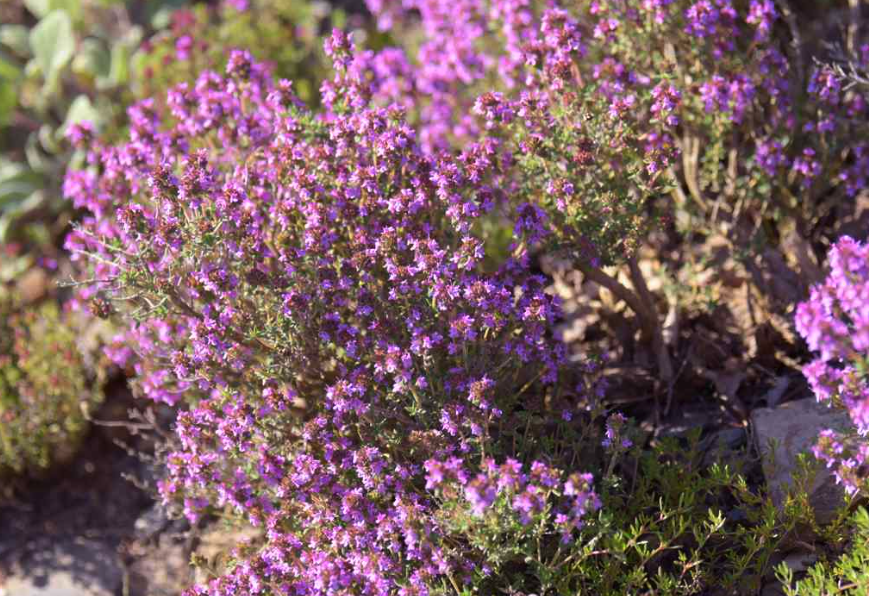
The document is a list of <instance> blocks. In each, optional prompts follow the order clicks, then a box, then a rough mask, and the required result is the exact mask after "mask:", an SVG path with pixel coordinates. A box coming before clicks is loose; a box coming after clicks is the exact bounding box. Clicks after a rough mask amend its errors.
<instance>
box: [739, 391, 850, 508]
mask: <svg viewBox="0 0 869 596" xmlns="http://www.w3.org/2000/svg"><path fill="white" fill-rule="evenodd" d="M751 421H752V424H753V427H754V436H755V440H756V441H757V447H758V449H759V450H760V452H761V454H762V455H763V457H764V465H763V469H764V475H765V476H766V481H767V484H768V485H769V489H770V493H771V495H772V498H773V501H774V502H775V504H776V505H777V506H779V507H780V506H781V505H782V504H783V502H784V499H785V497H786V495H787V492H788V488H789V487H793V485H794V482H793V480H794V474H795V473H796V471H797V456H798V455H799V454H800V453H805V452H810V450H811V448H812V446H813V445H814V444H815V443H816V441H817V439H818V433H819V432H820V431H822V430H823V429H825V428H832V429H834V430H837V431H840V432H849V431H853V430H854V428H853V426H852V425H851V420H850V418H849V417H848V414H847V412H844V411H841V410H834V409H832V408H829V407H827V406H826V405H824V404H819V403H818V402H817V401H816V400H815V399H814V398H809V399H801V400H797V401H790V402H786V403H784V404H782V405H780V406H778V407H775V408H758V409H756V410H754V411H753V412H752V414H751ZM771 442H772V443H773V444H774V445H771ZM818 468H819V469H818V472H817V474H816V475H815V477H814V479H813V482H812V484H811V486H810V490H809V501H810V503H811V504H812V507H813V508H814V510H815V519H816V520H817V521H818V522H819V523H821V524H826V523H829V522H830V521H831V520H832V519H833V518H834V517H835V515H836V512H837V510H838V509H839V508H840V507H841V506H842V504H843V497H844V490H843V489H842V487H841V486H840V485H838V484H836V480H835V478H834V477H833V475H832V473H831V471H829V470H827V469H826V468H824V467H823V466H818Z"/></svg>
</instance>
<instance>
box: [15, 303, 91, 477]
mask: <svg viewBox="0 0 869 596" xmlns="http://www.w3.org/2000/svg"><path fill="white" fill-rule="evenodd" d="M79 333H80V329H79V328H78V326H77V324H76V322H75V321H74V320H73V317H72V316H71V315H68V314H64V313H61V312H60V310H59V309H58V307H57V305H56V304H55V303H53V302H50V303H46V304H43V305H41V306H38V307H22V306H19V305H16V304H15V303H14V302H13V300H12V299H11V298H9V297H3V296H2V295H0V476H2V475H5V474H7V473H10V472H11V473H16V474H38V473H39V472H40V471H41V470H46V469H48V468H50V467H51V466H53V465H57V464H61V463H63V462H64V461H67V460H68V459H70V458H71V457H72V456H73V455H74V453H75V451H76V449H77V447H78V445H79V443H80V441H81V439H82V437H83V435H84V433H85V431H86V429H87V420H86V413H87V411H88V408H91V407H93V406H94V405H96V404H97V403H98V402H99V401H100V400H101V394H100V391H99V386H100V383H101V379H100V378H93V376H92V375H91V374H89V373H88V371H87V369H86V366H85V361H84V358H83V356H82V354H81V353H80V352H79V350H78V348H77V346H76V341H77V338H78V335H79ZM97 376H98V377H99V375H97Z"/></svg>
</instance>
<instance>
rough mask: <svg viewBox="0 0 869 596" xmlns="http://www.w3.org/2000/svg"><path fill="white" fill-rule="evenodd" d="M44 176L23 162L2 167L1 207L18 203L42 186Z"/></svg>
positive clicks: (0, 179)
mask: <svg viewBox="0 0 869 596" xmlns="http://www.w3.org/2000/svg"><path fill="white" fill-rule="evenodd" d="M42 184H43V180H42V176H40V175H39V174H37V173H36V172H34V171H33V170H31V169H29V168H26V167H24V166H23V165H21V164H7V165H6V166H5V167H3V168H2V169H0V209H3V208H4V207H7V206H9V205H11V204H12V203H17V202H19V201H21V200H23V199H25V198H26V197H28V196H30V195H31V194H33V193H34V192H35V191H36V190H38V189H39V188H41V187H42Z"/></svg>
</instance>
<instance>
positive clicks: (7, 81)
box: [0, 54, 21, 126]
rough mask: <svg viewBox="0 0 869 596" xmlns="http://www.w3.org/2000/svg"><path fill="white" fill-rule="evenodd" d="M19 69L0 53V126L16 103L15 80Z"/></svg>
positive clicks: (10, 113)
mask: <svg viewBox="0 0 869 596" xmlns="http://www.w3.org/2000/svg"><path fill="white" fill-rule="evenodd" d="M20 76H21V69H20V68H18V67H17V66H16V65H15V64H13V63H11V62H7V61H6V60H5V59H4V58H3V56H2V54H0V126H4V125H5V124H6V123H7V122H8V120H9V117H10V116H11V115H12V112H13V111H14V110H15V106H16V105H18V94H17V92H16V89H17V87H18V85H17V81H18V79H19V77H20Z"/></svg>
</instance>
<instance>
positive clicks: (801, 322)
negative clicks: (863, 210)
mask: <svg viewBox="0 0 869 596" xmlns="http://www.w3.org/2000/svg"><path fill="white" fill-rule="evenodd" d="M829 259H830V274H829V276H828V277H827V279H826V280H825V281H824V283H823V284H821V285H818V286H816V287H814V288H812V293H811V297H810V298H809V300H808V301H807V302H803V303H802V304H800V305H799V307H798V308H797V314H796V327H797V330H798V331H799V332H800V334H801V335H802V336H803V338H804V339H805V340H806V343H808V345H809V348H811V349H812V350H814V351H816V352H819V355H818V357H817V358H816V359H815V360H814V361H812V362H811V363H810V364H808V365H806V366H805V368H803V374H805V376H806V378H807V379H808V381H809V385H810V386H811V388H812V391H814V393H815V396H816V397H817V399H818V401H822V402H827V403H829V404H831V405H835V406H838V407H842V408H845V409H847V411H848V413H849V414H850V416H851V420H852V421H853V422H854V425H855V426H856V428H857V431H858V433H859V435H860V436H861V437H862V438H860V439H858V440H856V441H855V440H851V441H847V440H846V439H847V437H842V436H840V435H839V434H838V433H836V432H835V431H833V430H826V431H824V432H822V433H821V436H820V438H819V440H818V444H817V445H816V446H815V448H814V453H815V456H816V457H818V458H819V459H821V460H822V461H824V462H826V464H827V466H828V467H832V466H834V465H835V466H836V467H837V469H836V472H835V474H836V479H837V480H838V482H840V483H842V484H843V485H844V486H845V489H846V490H847V491H848V492H849V493H854V492H856V491H857V490H859V489H860V488H861V487H864V486H865V484H866V474H865V473H861V472H860V470H861V468H862V469H865V467H866V466H867V465H869V441H866V440H865V436H866V434H867V433H869V311H867V304H869V245H866V244H864V243H860V242H857V241H856V240H854V239H853V238H850V237H848V236H845V237H843V238H841V239H840V240H839V241H838V242H837V243H836V244H835V245H834V246H833V248H832V249H831V250H830V255H829Z"/></svg>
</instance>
